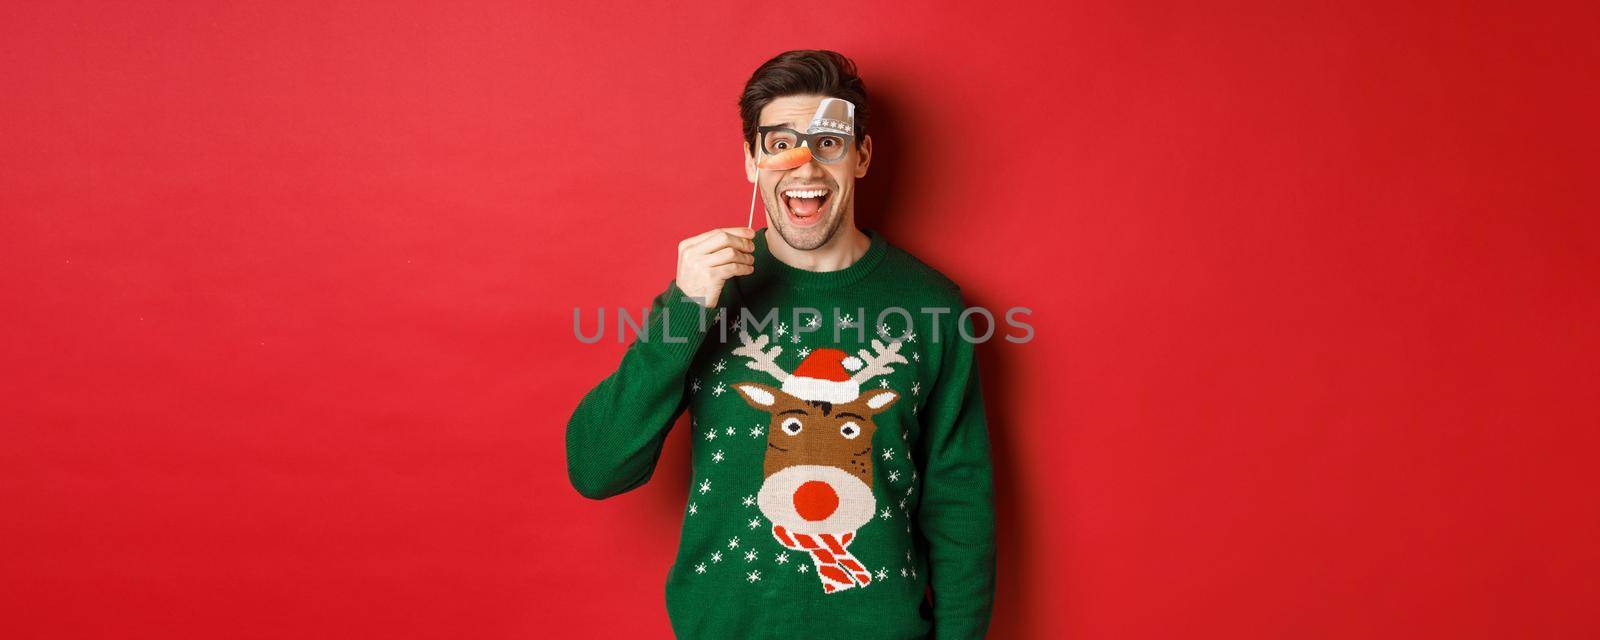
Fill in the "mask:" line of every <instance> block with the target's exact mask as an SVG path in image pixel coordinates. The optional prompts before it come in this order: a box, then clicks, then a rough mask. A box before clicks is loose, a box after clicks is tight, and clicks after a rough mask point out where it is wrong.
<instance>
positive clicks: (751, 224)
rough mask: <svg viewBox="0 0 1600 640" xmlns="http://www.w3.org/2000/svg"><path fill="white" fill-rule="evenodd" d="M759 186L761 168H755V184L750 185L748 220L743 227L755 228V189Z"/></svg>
mask: <svg viewBox="0 0 1600 640" xmlns="http://www.w3.org/2000/svg"><path fill="white" fill-rule="evenodd" d="M760 186H761V167H756V183H755V184H753V185H750V220H749V221H748V222H745V223H744V226H747V227H750V228H751V229H754V228H756V227H755V224H756V188H757V187H760Z"/></svg>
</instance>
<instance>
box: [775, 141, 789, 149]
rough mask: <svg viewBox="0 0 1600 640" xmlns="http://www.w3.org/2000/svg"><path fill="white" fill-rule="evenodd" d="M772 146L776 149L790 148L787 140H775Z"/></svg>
mask: <svg viewBox="0 0 1600 640" xmlns="http://www.w3.org/2000/svg"><path fill="white" fill-rule="evenodd" d="M772 148H774V149H788V148H789V143H787V142H774V143H772Z"/></svg>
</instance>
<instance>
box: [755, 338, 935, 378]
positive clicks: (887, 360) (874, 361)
mask: <svg viewBox="0 0 1600 640" xmlns="http://www.w3.org/2000/svg"><path fill="white" fill-rule="evenodd" d="M765 337H766V336H762V338H765ZM872 350H873V351H874V352H876V353H877V355H873V354H871V353H867V350H866V349H862V350H860V351H857V352H856V354H857V355H860V356H861V361H862V362H864V363H866V366H863V367H861V370H860V371H857V372H856V374H855V375H854V376H852V377H851V378H850V380H851V381H853V382H855V383H856V384H861V383H863V382H866V381H868V380H871V379H872V378H873V376H878V375H882V374H886V373H894V369H890V368H889V365H890V364H893V363H896V362H899V363H901V364H905V361H906V357H905V356H903V355H900V343H899V342H898V341H896V342H891V343H889V346H887V347H885V346H883V343H882V342H878V341H877V340H873V341H872Z"/></svg>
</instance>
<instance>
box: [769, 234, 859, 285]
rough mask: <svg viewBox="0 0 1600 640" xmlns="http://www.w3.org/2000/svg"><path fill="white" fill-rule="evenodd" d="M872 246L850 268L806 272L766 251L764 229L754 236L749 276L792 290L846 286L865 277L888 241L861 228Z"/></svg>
mask: <svg viewBox="0 0 1600 640" xmlns="http://www.w3.org/2000/svg"><path fill="white" fill-rule="evenodd" d="M861 233H863V234H865V235H866V236H867V238H869V239H870V240H871V241H872V243H871V244H870V245H868V246H867V252H866V253H864V254H861V257H860V258H858V259H856V261H855V262H852V263H850V266H848V267H845V268H843V269H839V270H837V271H809V270H806V269H801V268H799V267H794V266H791V265H789V263H786V262H784V261H782V260H779V259H778V257H777V256H774V255H772V251H770V250H769V249H768V248H767V231H766V229H765V228H762V229H760V230H759V231H758V232H757V233H756V237H755V245H756V250H755V251H754V252H753V253H752V255H753V257H754V258H755V273H754V274H751V275H756V276H762V280H768V279H770V281H771V282H773V283H775V284H784V285H788V286H791V287H794V288H796V289H836V288H839V287H846V286H850V285H852V284H855V283H857V282H860V281H861V279H862V278H864V277H866V276H867V274H868V273H871V272H872V270H873V269H875V268H877V266H878V263H880V262H882V261H883V256H884V254H885V253H886V252H887V250H888V244H889V243H888V241H887V240H885V239H884V238H883V236H882V235H881V234H879V233H878V232H876V231H873V230H872V229H862V230H861Z"/></svg>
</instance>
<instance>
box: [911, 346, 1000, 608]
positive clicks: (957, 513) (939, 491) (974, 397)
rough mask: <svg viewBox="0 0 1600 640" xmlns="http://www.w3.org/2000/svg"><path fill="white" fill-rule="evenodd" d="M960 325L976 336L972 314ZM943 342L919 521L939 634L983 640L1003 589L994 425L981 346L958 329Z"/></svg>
mask: <svg viewBox="0 0 1600 640" xmlns="http://www.w3.org/2000/svg"><path fill="white" fill-rule="evenodd" d="M960 324H961V326H962V327H965V329H964V331H965V335H968V336H972V335H976V334H974V333H973V331H972V322H971V317H970V316H968V317H967V318H966V319H965V320H964V321H962V322H961V323H960ZM955 325H956V323H955V322H952V323H950V325H948V326H951V327H954V326H955ZM941 333H943V332H941ZM940 339H941V340H946V341H947V342H945V343H944V344H943V345H941V347H942V349H943V350H944V352H945V356H944V359H943V362H942V363H941V366H940V372H939V374H938V378H937V382H936V383H935V386H934V388H933V389H932V392H933V395H932V397H930V398H929V399H928V404H927V406H926V413H925V415H924V423H923V437H922V439H921V442H920V443H919V445H918V449H919V455H920V457H921V459H922V461H923V463H924V464H923V467H924V469H925V470H924V472H923V481H922V487H921V489H922V492H923V493H922V499H921V501H920V503H919V505H918V509H917V520H918V524H919V525H920V527H921V531H922V537H923V538H924V542H925V544H926V549H927V553H928V574H929V576H928V582H929V584H930V586H931V587H932V590H933V629H934V633H933V637H934V638H935V639H936V640H958V639H959V640H976V639H980V638H983V636H984V634H985V633H986V632H987V630H988V627H989V618H990V613H991V610H992V608H993V603H994V589H995V543H994V536H995V534H994V487H993V480H992V476H993V473H992V463H991V461H990V458H989V433H988V421H987V419H986V418H985V416H984V410H983V391H982V388H981V387H980V386H979V383H978V362H977V360H976V358H975V355H974V349H973V343H972V342H970V341H968V340H966V339H963V338H962V337H961V333H959V332H957V331H955V330H951V331H950V332H949V333H948V334H944V335H941V336H940Z"/></svg>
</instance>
